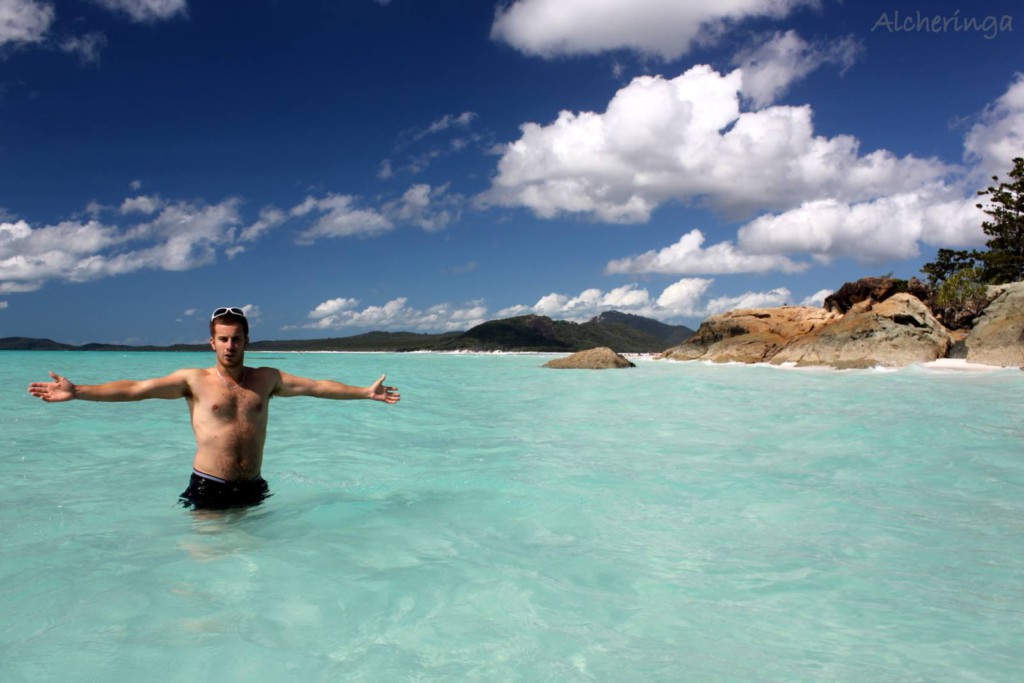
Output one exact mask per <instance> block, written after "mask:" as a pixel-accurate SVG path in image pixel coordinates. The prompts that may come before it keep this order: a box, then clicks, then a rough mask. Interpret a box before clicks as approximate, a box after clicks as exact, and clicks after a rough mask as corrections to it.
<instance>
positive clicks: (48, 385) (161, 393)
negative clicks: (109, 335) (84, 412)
mask: <svg viewBox="0 0 1024 683" xmlns="http://www.w3.org/2000/svg"><path fill="white" fill-rule="evenodd" d="M50 377H51V378H53V381H52V382H33V383H32V384H29V385H28V393H30V394H32V395H33V396H35V397H36V398H41V399H42V400H44V401H46V402H47V403H60V402H63V401H71V400H75V399H77V400H79V401H142V400H144V399H147V398H182V397H184V396H186V395H187V394H188V390H189V385H188V378H187V376H186V374H185V371H183V370H179V371H177V372H174V373H171V374H170V375H168V376H167V377H159V378H155V379H144V380H131V379H122V380H116V381H114V382H107V383H105V384H83V385H81V386H79V385H77V384H74V383H73V382H72V381H71V380H69V379H68V378H67V377H61V376H60V375H58V374H56V373H53V372H51V373H50Z"/></svg>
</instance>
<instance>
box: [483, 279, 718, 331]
mask: <svg viewBox="0 0 1024 683" xmlns="http://www.w3.org/2000/svg"><path fill="white" fill-rule="evenodd" d="M712 282H713V280H708V279H705V278H684V279H682V280H679V281H678V282H675V283H673V284H671V285H669V286H668V287H666V288H665V289H664V291H662V293H661V295H660V296H658V298H657V299H655V298H653V297H652V296H651V295H650V293H649V292H648V291H647V290H646V289H643V288H642V287H639V286H638V285H636V284H628V285H623V286H622V287H618V288H616V289H613V290H611V291H608V292H604V291H602V290H600V289H597V288H592V289H587V290H584V291H583V292H581V293H580V294H579V295H577V296H567V295H565V294H558V293H551V294H548V295H546V296H543V297H541V298H540V299H539V300H538V301H537V303H535V304H534V305H532V306H528V305H524V304H518V305H515V306H510V307H508V308H504V309H502V310H500V311H498V313H497V317H498V318H509V317H513V316H519V315H526V314H529V313H534V314H537V315H545V316H548V317H550V318H554V319H556V320H571V321H574V322H585V321H587V320H590V319H591V318H593V317H594V316H596V315H598V314H599V313H601V312H602V311H612V310H615V311H622V312H624V313H633V314H634V315H642V316H645V317H650V318H655V319H658V320H673V319H677V318H684V317H692V316H697V315H701V314H702V312H703V310H704V307H703V305H702V303H701V301H702V298H703V296H704V294H705V292H706V291H707V289H708V287H710V286H711V283H712Z"/></svg>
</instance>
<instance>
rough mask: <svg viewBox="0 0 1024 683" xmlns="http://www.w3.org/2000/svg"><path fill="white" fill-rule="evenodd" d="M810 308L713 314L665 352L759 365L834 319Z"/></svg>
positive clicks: (673, 357) (676, 356)
mask: <svg viewBox="0 0 1024 683" xmlns="http://www.w3.org/2000/svg"><path fill="white" fill-rule="evenodd" d="M839 317H840V316H838V315H837V314H835V313H830V312H828V311H826V310H824V309H822V308H814V307H810V306H780V307H779V308H751V309H741V310H736V311H729V312H727V313H721V314H719V315H714V316H712V317H710V318H708V319H707V320H705V321H704V322H703V323H701V326H700V329H698V330H697V332H696V333H694V335H693V336H692V337H690V338H689V339H687V340H686V341H685V342H683V343H682V344H680V345H679V346H675V347H673V348H671V349H668V350H667V351H665V352H664V353H663V354H662V355H661V357H662V358H668V359H671V360H709V361H713V362H716V363H728V362H734V363H763V362H766V361H769V360H771V358H772V357H773V356H774V355H775V354H776V353H778V352H779V351H780V350H781V349H783V348H785V347H786V346H787V345H788V344H790V343H791V342H793V341H794V340H795V339H799V338H800V337H803V336H804V335H806V334H809V333H810V332H812V331H814V330H816V329H818V328H820V327H822V326H824V325H827V324H828V323H830V322H833V321H834V320H836V319H838V318H839Z"/></svg>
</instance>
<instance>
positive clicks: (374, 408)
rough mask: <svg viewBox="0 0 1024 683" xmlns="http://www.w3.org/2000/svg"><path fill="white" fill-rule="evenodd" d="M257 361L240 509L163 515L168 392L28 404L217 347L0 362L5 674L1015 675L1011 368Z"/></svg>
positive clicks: (176, 467)
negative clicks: (253, 466)
mask: <svg viewBox="0 0 1024 683" xmlns="http://www.w3.org/2000/svg"><path fill="white" fill-rule="evenodd" d="M547 358H549V357H547V356H485V355H428V354H423V355H421V354H407V355H388V354H302V355H299V354H276V355H275V354H250V357H249V362H250V364H253V365H256V364H266V365H275V366H278V367H282V368H284V369H286V370H287V371H289V372H292V373H295V374H301V375H309V376H314V377H332V378H337V379H341V380H343V381H348V382H351V383H357V384H363V383H368V382H369V381H371V380H372V379H374V378H376V377H377V375H378V374H379V373H380V372H384V371H386V372H387V373H388V377H389V383H394V384H396V385H398V386H399V388H400V389H401V391H402V395H403V399H402V402H401V403H400V404H398V405H397V406H393V407H387V406H383V405H380V404H376V403H369V402H342V403H336V402H330V401H316V400H312V399H302V398H294V399H279V400H275V401H274V403H273V405H272V409H271V429H270V437H269V439H268V444H267V457H266V461H265V463H264V475H265V476H266V478H267V479H268V480H269V481H270V484H271V488H272V490H273V492H274V496H273V497H272V498H270V499H269V500H268V501H267V502H266V503H265V504H264V505H263V506H261V507H259V508H255V509H253V510H249V511H247V512H233V513H230V514H227V515H220V516H215V517H197V516H195V515H194V514H193V513H190V512H188V511H185V510H183V509H181V508H179V507H176V505H175V501H176V497H177V494H178V493H179V492H180V491H181V490H182V489H184V487H185V484H186V482H187V478H188V474H189V471H190V466H191V456H192V450H193V443H192V436H191V431H190V429H189V423H188V413H187V408H186V406H185V403H184V402H183V401H146V402H143V403H135V404H118V405H112V404H95V403H84V402H82V403H68V404H60V405H46V404H43V403H42V402H40V401H38V400H36V399H33V398H31V397H30V396H28V394H27V393H25V390H24V388H25V386H26V385H27V384H28V383H29V382H30V381H35V380H42V379H45V378H46V372H47V370H50V369H53V370H55V371H58V372H60V373H62V374H66V375H68V376H69V377H70V378H71V379H72V380H73V381H77V382H80V383H92V382H99V381H104V380H107V379H114V378H120V377H133V378H141V377H147V376H154V375H163V374H166V373H169V372H171V371H172V370H174V369H176V368H177V367H180V366H183V365H191V366H205V365H209V364H211V363H212V359H213V358H212V355H209V354H202V355H200V354H143V353H135V354H114V353H106V354H103V353H42V352H33V353H19V352H5V353H2V354H0V382H2V385H3V386H5V387H7V388H8V390H7V391H4V392H2V393H0V444H2V450H0V452H2V457H0V481H2V482H3V483H2V486H3V489H2V490H3V496H2V498H0V511H2V512H0V515H2V516H0V528H2V529H3V532H2V533H3V543H2V545H0V680H3V681H37V680H38V681H51V680H81V681H85V680H102V681H138V680H161V681H200V680H224V681H288V680H294V681H338V680H346V681H374V682H376V681H434V680H444V681H463V680H482V681H1016V680H1019V677H1020V672H1021V670H1022V668H1024V650H1022V649H1021V647H1020V644H1021V642H1024V446H1022V439H1024V423H1022V419H1024V418H1022V415H1024V410H1022V409H1024V398H1022V388H1024V373H1022V372H1020V371H1018V370H1005V371H998V372H993V373H962V372H949V371H935V370H928V369H924V368H920V367H912V368H906V369H903V370H900V371H898V372H875V371H853V372H824V371H822V372H814V371H793V370H782V369H778V368H768V367H749V366H709V365H704V364H699V363H668V362H655V361H639V363H638V367H637V368H635V369H632V370H628V371H606V372H585V371H565V370H562V371H555V370H548V369H544V368H541V367H540V365H541V364H542V363H543V362H544V361H545V360H546V359H547Z"/></svg>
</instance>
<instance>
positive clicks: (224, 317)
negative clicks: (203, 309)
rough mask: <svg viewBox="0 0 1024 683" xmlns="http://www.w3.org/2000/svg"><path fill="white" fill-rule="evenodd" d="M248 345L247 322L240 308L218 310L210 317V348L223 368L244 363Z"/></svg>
mask: <svg viewBox="0 0 1024 683" xmlns="http://www.w3.org/2000/svg"><path fill="white" fill-rule="evenodd" d="M248 344H249V321H248V320H246V318H245V313H244V312H243V311H242V309H240V308H218V309H216V310H215V311H214V312H213V315H211V316H210V348H212V349H213V350H214V351H216V352H217V362H218V363H219V364H220V365H223V366H224V367H225V368H228V367H232V366H237V365H241V364H242V363H244V362H245V347H246V346H247V345H248Z"/></svg>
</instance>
